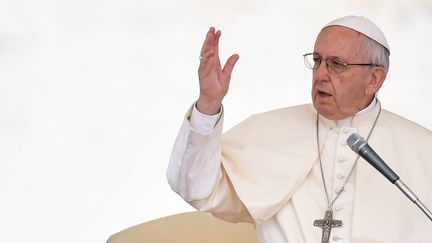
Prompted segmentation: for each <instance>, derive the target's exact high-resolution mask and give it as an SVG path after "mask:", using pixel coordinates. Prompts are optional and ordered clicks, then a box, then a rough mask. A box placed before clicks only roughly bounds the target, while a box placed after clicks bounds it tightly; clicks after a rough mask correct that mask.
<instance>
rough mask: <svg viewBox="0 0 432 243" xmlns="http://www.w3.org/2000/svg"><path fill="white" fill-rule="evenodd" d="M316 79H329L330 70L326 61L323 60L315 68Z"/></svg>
mask: <svg viewBox="0 0 432 243" xmlns="http://www.w3.org/2000/svg"><path fill="white" fill-rule="evenodd" d="M313 76H314V80H329V71H328V66H327V62H326V61H321V63H320V65H319V66H318V67H317V68H315V69H314V70H313Z"/></svg>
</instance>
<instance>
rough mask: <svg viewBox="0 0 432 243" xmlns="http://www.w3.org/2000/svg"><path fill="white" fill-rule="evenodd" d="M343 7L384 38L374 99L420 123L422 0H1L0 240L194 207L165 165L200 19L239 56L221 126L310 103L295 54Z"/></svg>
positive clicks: (426, 54)
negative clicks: (384, 68)
mask: <svg viewBox="0 0 432 243" xmlns="http://www.w3.org/2000/svg"><path fill="white" fill-rule="evenodd" d="M353 14H354V15H363V16H365V17H367V18H369V19H371V20H373V21H374V22H375V23H377V24H378V26H380V28H381V29H382V30H383V31H384V33H385V34H386V36H387V39H388V41H389V44H390V47H391V56H390V59H391V64H390V73H389V75H388V77H387V80H386V82H385V84H384V86H383V88H382V89H381V91H380V95H379V96H380V98H381V102H382V105H383V107H384V108H386V109H388V110H391V111H393V112H396V113H398V114H400V115H403V116H405V117H407V118H408V119H411V120H413V121H415V122H417V123H419V124H421V125H423V126H425V127H427V128H429V129H431V128H432V109H430V108H428V107H429V104H430V99H429V97H430V96H431V90H432V89H431V88H432V80H431V78H430V69H431V64H432V62H431V58H430V56H431V55H432V45H431V44H430V40H431V39H432V2H431V1H430V0H399V1H392V0H382V1H372V0H355V1H342V0H333V1H319V0H304V1H287V0H269V1H258V0H249V1H247V0H218V1H209V0H183V1H175V0H160V1H148V0H140V1H138V0H122V1H119V0H103V1H102V0H85V1H84V0H39V1H31V0H20V1H16V0H1V1H0V235H1V239H2V240H1V241H2V242H9V243H24V242H25V243H28V242H32V243H50V242H62V243H72V242H73V243H76V242H80V243H87V242H88V243H93V242H105V241H106V239H107V238H108V237H109V235H111V234H113V233H115V232H117V231H119V230H122V229H124V228H127V227H130V226H133V225H136V224H139V223H142V222H145V221H148V220H152V219H156V218H159V217H163V216H167V215H171V214H175V213H180V212H185V211H191V210H193V209H192V208H191V207H190V206H188V205H187V204H186V203H185V202H183V200H182V199H181V198H180V197H179V196H177V195H176V194H175V193H174V192H172V191H171V189H170V187H169V185H168V184H167V182H166V179H165V170H166V168H167V164H168V160H169V156H170V152H171V148H172V145H173V142H174V139H175V137H176V136H177V131H178V129H179V127H180V124H181V121H182V119H183V116H184V114H185V112H186V110H187V109H188V107H189V106H190V105H191V104H192V103H193V102H194V101H195V99H196V98H197V97H198V81H197V68H198V64H199V60H198V56H199V53H200V48H201V44H202V41H203V40H204V37H205V33H206V31H207V30H208V28H209V27H210V26H215V27H216V28H218V29H221V30H222V37H221V42H220V49H221V50H220V54H221V58H222V60H223V61H225V60H226V58H227V57H228V56H229V55H231V54H233V53H238V54H239V55H240V60H239V62H238V63H237V66H236V68H235V70H234V73H233V77H232V82H231V88H230V92H229V94H228V96H227V97H226V99H225V102H224V104H225V109H226V113H225V114H226V120H225V125H224V127H225V130H226V129H229V128H230V127H232V126H233V125H234V124H236V123H238V122H240V121H241V120H243V119H245V118H247V117H248V116H250V115H251V114H253V113H259V112H263V111H266V110H271V109H276V108H280V107H283V106H290V105H296V104H301V103H309V102H310V86H311V72H310V71H309V70H308V69H306V67H305V66H304V64H303V59H302V54H304V53H306V52H310V51H312V50H313V44H314V41H315V37H316V35H317V34H318V32H319V31H320V29H321V28H322V26H324V25H325V24H326V23H328V22H329V21H331V20H333V19H335V18H338V17H342V16H344V15H353ZM407 183H409V182H407Z"/></svg>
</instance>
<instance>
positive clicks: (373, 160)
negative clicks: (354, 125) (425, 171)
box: [347, 133, 399, 184]
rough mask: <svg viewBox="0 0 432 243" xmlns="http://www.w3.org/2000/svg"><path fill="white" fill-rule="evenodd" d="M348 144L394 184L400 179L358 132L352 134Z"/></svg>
mask: <svg viewBox="0 0 432 243" xmlns="http://www.w3.org/2000/svg"><path fill="white" fill-rule="evenodd" d="M347 144H348V146H349V147H350V148H351V149H352V150H353V151H354V152H355V153H356V154H358V155H360V156H361V157H362V158H363V159H365V160H366V161H367V162H369V164H371V165H372V166H373V167H375V169H377V170H378V171H379V172H380V173H381V174H382V175H383V176H385V177H386V178H387V179H388V180H389V181H390V182H391V183H392V184H394V183H395V182H396V181H397V180H399V176H398V175H396V173H394V171H393V170H392V169H390V167H388V165H387V164H386V163H385V162H384V161H383V160H382V159H381V158H380V157H379V155H378V154H377V153H375V151H374V150H373V149H372V148H371V147H370V146H369V145H368V143H367V142H366V140H364V138H362V137H361V136H360V135H358V134H357V133H353V134H351V136H349V137H348V139H347Z"/></svg>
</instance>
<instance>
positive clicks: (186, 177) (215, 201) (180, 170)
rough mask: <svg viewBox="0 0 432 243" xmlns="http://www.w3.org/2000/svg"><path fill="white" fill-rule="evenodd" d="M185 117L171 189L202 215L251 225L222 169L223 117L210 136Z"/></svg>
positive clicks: (170, 176)
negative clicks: (192, 125) (205, 213)
mask: <svg viewBox="0 0 432 243" xmlns="http://www.w3.org/2000/svg"><path fill="white" fill-rule="evenodd" d="M190 114H191V111H189V112H188V114H187V115H186V117H185V119H184V121H183V124H182V126H181V128H180V132H179V135H178V137H177V139H176V142H175V144H174V147H173V150H172V153H171V158H170V162H169V166H168V170H167V179H168V183H169V184H170V186H171V188H172V189H173V190H174V191H175V192H177V193H178V194H179V195H180V196H181V197H182V198H183V199H184V200H185V201H186V202H188V203H189V204H191V205H192V206H193V207H195V208H196V209H198V210H200V211H207V212H210V213H212V214H213V215H214V216H216V217H219V218H222V219H224V220H227V221H231V222H236V221H247V222H251V218H250V215H249V213H248V211H247V210H246V208H245V206H244V205H243V203H242V202H241V201H240V200H239V198H238V196H237V195H236V193H235V191H234V190H233V186H232V185H231V182H230V181H229V179H228V177H227V176H226V173H225V171H224V170H223V168H222V166H221V137H222V127H223V114H222V115H221V118H220V119H219V121H218V122H217V123H216V126H215V127H214V130H213V131H212V132H211V133H210V134H207V135H205V134H202V133H200V132H199V131H197V130H195V129H193V128H192V127H191V125H190V122H189V118H190Z"/></svg>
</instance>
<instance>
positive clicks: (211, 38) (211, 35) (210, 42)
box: [200, 27, 215, 56]
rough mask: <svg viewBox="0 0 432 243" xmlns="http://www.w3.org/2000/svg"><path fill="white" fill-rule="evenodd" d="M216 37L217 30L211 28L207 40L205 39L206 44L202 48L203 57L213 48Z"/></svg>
mask: <svg viewBox="0 0 432 243" xmlns="http://www.w3.org/2000/svg"><path fill="white" fill-rule="evenodd" d="M214 35H215V28H214V27H210V29H209V31H207V34H206V38H205V40H204V43H203V45H202V47H201V54H200V55H201V56H203V55H204V53H205V52H206V51H207V50H209V49H211V48H213V45H214Z"/></svg>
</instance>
